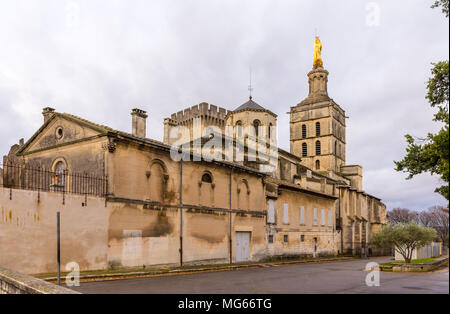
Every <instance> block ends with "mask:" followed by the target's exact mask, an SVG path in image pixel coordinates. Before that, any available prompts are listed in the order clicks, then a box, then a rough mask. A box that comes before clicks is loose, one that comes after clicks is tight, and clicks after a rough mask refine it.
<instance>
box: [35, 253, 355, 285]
mask: <svg viewBox="0 0 450 314" xmlns="http://www.w3.org/2000/svg"><path fill="white" fill-rule="evenodd" d="M355 259H357V258H354V257H343V258H334V259H320V260H304V261H302V260H297V261H286V262H282V261H280V262H270V263H257V264H237V265H228V266H219V267H214V266H213V267H204V268H190V269H189V268H188V269H179V268H177V269H171V270H160V271H140V272H123V273H110V274H98V275H80V281H81V280H87V281H103V280H116V279H127V278H136V277H153V276H155V277H156V276H161V275H167V276H170V275H181V274H192V273H204V272H215V271H231V270H237V269H245V268H263V267H276V266H284V265H294V264H316V263H330V262H345V261H351V260H355ZM41 279H42V280H45V281H48V282H53V281H57V279H58V278H57V277H47V278H41ZM61 281H62V282H63V281H65V276H61Z"/></svg>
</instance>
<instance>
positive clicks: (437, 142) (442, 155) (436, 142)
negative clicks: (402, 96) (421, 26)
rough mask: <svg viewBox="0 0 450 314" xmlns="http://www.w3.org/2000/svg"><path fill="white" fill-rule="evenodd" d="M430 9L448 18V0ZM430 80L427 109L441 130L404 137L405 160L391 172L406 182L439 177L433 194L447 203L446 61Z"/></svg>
mask: <svg viewBox="0 0 450 314" xmlns="http://www.w3.org/2000/svg"><path fill="white" fill-rule="evenodd" d="M431 7H432V8H437V7H441V9H442V12H443V13H444V14H445V16H446V17H448V9H449V0H436V1H435V2H434V4H433V5H432V6H431ZM432 65H433V68H432V69H431V75H432V77H431V78H430V79H429V80H428V84H427V96H426V99H428V102H429V103H430V106H431V107H433V108H437V110H438V111H437V113H436V114H435V115H434V119H433V120H434V121H437V122H442V123H444V126H443V127H442V128H441V130H440V131H439V132H438V133H436V134H432V133H428V135H427V137H426V138H422V139H420V138H415V137H413V136H411V135H410V134H406V135H405V137H406V142H407V144H408V146H407V148H406V156H405V157H404V158H403V159H402V160H401V161H394V163H395V165H396V167H395V170H397V171H403V172H406V173H408V174H409V175H408V177H407V178H406V179H408V180H409V179H411V178H413V177H414V176H415V175H417V174H420V173H423V172H429V173H431V174H432V175H433V174H437V175H439V176H440V179H441V181H442V182H443V184H442V185H441V186H440V187H438V188H436V190H435V192H436V193H439V194H441V195H442V196H444V197H445V198H446V199H447V200H448V199H449V184H448V180H449V161H448V159H449V133H448V123H449V119H448V104H449V77H448V60H447V61H441V62H438V63H432Z"/></svg>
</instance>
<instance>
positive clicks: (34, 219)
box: [0, 187, 266, 274]
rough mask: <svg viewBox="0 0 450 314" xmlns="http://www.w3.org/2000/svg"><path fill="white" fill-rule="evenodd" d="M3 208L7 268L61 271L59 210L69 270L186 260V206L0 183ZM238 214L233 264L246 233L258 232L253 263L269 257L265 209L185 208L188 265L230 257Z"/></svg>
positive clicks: (0, 224)
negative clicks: (17, 187)
mask: <svg viewBox="0 0 450 314" xmlns="http://www.w3.org/2000/svg"><path fill="white" fill-rule="evenodd" d="M246 195H247V194H246ZM63 200H64V203H63ZM216 206H217V205H216ZM0 207H1V210H0V265H1V266H3V267H7V268H9V269H12V270H15V271H20V272H23V273H27V274H36V273H47V272H53V273H54V272H56V269H57V265H56V251H57V250H56V212H57V211H59V212H60V214H61V271H68V269H66V268H65V267H66V265H67V264H68V263H70V262H76V263H77V264H78V265H79V266H80V270H97V269H107V268H115V267H142V266H152V265H179V263H180V223H181V219H180V209H179V207H178V206H174V205H168V204H157V203H152V202H149V201H140V200H130V199H119V198H112V197H110V198H108V199H106V200H105V199H104V198H96V197H87V198H85V197H84V196H78V195H70V194H66V195H63V194H62V193H54V192H40V193H39V192H37V191H26V190H14V189H13V190H10V189H6V188H1V187H0ZM230 215H231V220H232V229H231V232H232V259H233V261H235V259H236V243H235V241H236V232H241V231H245V232H250V233H251V242H250V252H249V253H250V256H249V258H250V260H251V261H257V260H259V259H261V258H264V257H265V254H266V252H265V248H266V239H265V222H266V216H265V211H262V210H256V209H255V210H253V211H248V210H243V209H242V210H239V209H233V210H232V212H231V213H230V210H229V209H226V208H220V207H206V206H195V205H183V220H182V221H183V263H184V264H210V263H227V262H229V258H230V242H229V236H230Z"/></svg>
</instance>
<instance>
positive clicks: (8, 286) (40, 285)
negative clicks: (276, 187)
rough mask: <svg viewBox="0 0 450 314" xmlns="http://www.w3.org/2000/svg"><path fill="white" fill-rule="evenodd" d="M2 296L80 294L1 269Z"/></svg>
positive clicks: (0, 284)
mask: <svg viewBox="0 0 450 314" xmlns="http://www.w3.org/2000/svg"><path fill="white" fill-rule="evenodd" d="M0 294H79V293H78V292H76V291H73V290H71V289H68V288H65V287H62V286H58V285H54V284H51V283H48V282H46V281H44V280H41V279H37V278H34V277H31V276H27V275H24V274H21V273H18V272H15V271H12V270H9V269H6V268H3V267H0Z"/></svg>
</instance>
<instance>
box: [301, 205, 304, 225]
mask: <svg viewBox="0 0 450 314" xmlns="http://www.w3.org/2000/svg"><path fill="white" fill-rule="evenodd" d="M300 224H301V225H304V224H305V206H300Z"/></svg>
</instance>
